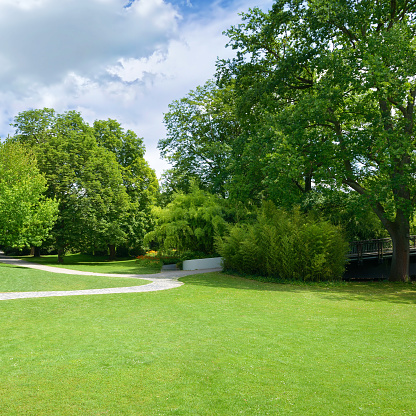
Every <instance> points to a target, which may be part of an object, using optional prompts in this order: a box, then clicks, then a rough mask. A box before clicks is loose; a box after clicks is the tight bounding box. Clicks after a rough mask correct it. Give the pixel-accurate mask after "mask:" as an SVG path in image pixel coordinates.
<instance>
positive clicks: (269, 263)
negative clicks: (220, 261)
mask: <svg viewBox="0 0 416 416" xmlns="http://www.w3.org/2000/svg"><path fill="white" fill-rule="evenodd" d="M216 248H217V251H218V252H219V253H220V254H221V256H222V257H223V258H224V266H225V268H226V269H230V270H235V271H237V272H240V273H247V274H260V275H263V276H272V277H276V278H282V279H296V280H303V281H320V280H335V279H340V278H341V277H342V274H343V272H344V268H345V263H346V253H347V249H348V244H347V243H346V241H345V239H344V237H343V235H342V232H341V230H340V229H339V228H338V227H336V226H334V225H332V224H330V223H328V222H326V221H322V220H320V219H317V218H313V217H308V216H306V215H304V214H302V213H300V212H299V210H294V211H292V212H291V213H287V212H285V211H283V210H279V209H277V208H276V207H275V206H274V205H273V204H272V203H265V204H263V207H262V209H261V210H260V212H259V214H258V216H257V220H256V221H255V222H254V223H252V224H238V225H235V226H233V227H231V228H230V230H229V233H228V234H227V235H226V236H224V237H218V238H217V239H216Z"/></svg>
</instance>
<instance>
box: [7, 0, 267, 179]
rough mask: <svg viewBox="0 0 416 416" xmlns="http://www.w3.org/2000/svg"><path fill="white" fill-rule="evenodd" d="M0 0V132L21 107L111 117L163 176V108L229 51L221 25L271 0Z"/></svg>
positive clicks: (204, 77)
mask: <svg viewBox="0 0 416 416" xmlns="http://www.w3.org/2000/svg"><path fill="white" fill-rule="evenodd" d="M127 5H129V2H128V0H59V1H57V0H0V37H1V39H3V41H2V42H1V44H0V137H2V138H4V137H6V136H7V135H8V134H11V133H12V132H13V131H12V129H11V127H10V126H9V125H10V123H11V121H12V120H13V117H15V116H16V115H17V114H18V113H19V112H20V111H24V110H27V109H31V108H43V107H51V108H54V109H55V110H56V111H58V112H63V111H66V110H77V111H80V112H81V113H82V115H83V117H84V119H85V120H87V121H88V122H90V123H92V122H93V121H94V120H97V119H108V118H113V119H116V120H118V121H119V122H120V123H121V124H122V125H123V126H124V127H125V128H126V129H127V128H128V129H132V130H133V131H135V132H136V133H137V134H138V135H139V136H141V137H143V138H144V142H145V145H146V149H147V152H146V159H147V160H148V162H149V164H150V166H151V167H152V168H154V169H155V170H156V172H157V174H158V176H159V177H160V175H161V173H162V172H163V170H164V169H166V168H168V167H169V166H168V165H167V163H166V162H164V161H162V160H161V159H160V157H159V152H158V150H157V142H158V140H159V139H161V138H163V137H164V135H165V129H164V126H163V113H164V112H166V111H167V110H168V105H169V103H171V102H172V101H173V100H175V99H180V98H182V97H183V96H185V95H186V94H187V93H188V91H189V90H191V89H194V88H195V87H196V86H198V85H201V84H203V83H204V82H205V81H206V80H207V79H209V78H211V77H212V76H213V74H214V72H215V61H216V59H217V57H221V58H226V57H229V56H231V55H232V51H231V50H229V49H226V48H225V44H226V42H227V39H226V37H225V36H224V35H222V32H223V31H224V30H226V29H227V28H229V27H230V26H231V25H234V24H238V23H239V17H238V13H239V12H242V11H247V10H248V9H249V8H252V7H256V6H258V7H260V8H262V9H263V10H267V9H269V8H270V7H271V5H272V0H257V1H256V0H214V1H204V0H135V1H130V5H129V7H126V6H127Z"/></svg>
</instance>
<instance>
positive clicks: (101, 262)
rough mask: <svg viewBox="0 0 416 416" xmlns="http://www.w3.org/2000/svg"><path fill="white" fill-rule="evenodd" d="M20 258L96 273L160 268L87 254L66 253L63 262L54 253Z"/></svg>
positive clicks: (129, 272)
mask: <svg viewBox="0 0 416 416" xmlns="http://www.w3.org/2000/svg"><path fill="white" fill-rule="evenodd" d="M20 258H21V259H22V260H25V261H29V262H31V263H38V264H43V265H47V266H54V267H61V268H66V269H72V270H79V271H83V272H96V273H125V274H152V273H159V272H160V268H161V267H160V265H159V264H152V265H150V264H146V265H143V263H141V262H138V261H136V259H131V258H130V259H123V260H118V259H117V260H114V261H110V260H108V257H107V256H102V257H100V256H91V255H87V254H67V255H66V256H65V257H64V264H59V263H58V256H56V255H47V256H42V257H32V256H24V257H20Z"/></svg>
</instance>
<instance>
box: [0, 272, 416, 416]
mask: <svg viewBox="0 0 416 416" xmlns="http://www.w3.org/2000/svg"><path fill="white" fill-rule="evenodd" d="M182 280H183V281H184V282H185V283H186V284H185V285H184V286H181V287H180V288H176V289H172V290H166V291H160V292H149V293H135V294H117V295H102V296H101V295H98V296H79V297H78V296H75V297H69V298H41V299H22V300H11V301H1V302H0V322H1V324H0V325H1V329H0V334H1V335H0V336H1V340H0V414H1V415H33V416H39V415H53V416H55V415H59V416H61V415H62V416H65V415H144V416H153V415H192V416H195V415H201V416H206V415H213V416H214V415H233V416H234V415H247V416H253V415H258V416H263V415H289V414H293V415H319V416H321V415H331V414H334V415H378V416H379V415H392V416H393V415H394V416H396V415H414V414H416V330H415V321H416V290H415V286H413V285H405V284H396V285H390V284H380V283H371V284H358V283H354V284H353V283H349V284H343V285H339V286H336V285H332V286H328V287H324V286H312V285H310V286H307V285H277V284H269V283H260V282H255V281H250V280H245V279H242V278H239V277H232V276H229V275H226V274H221V273H210V274H205V275H195V276H190V277H186V278H183V279H182Z"/></svg>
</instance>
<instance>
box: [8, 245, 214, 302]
mask: <svg viewBox="0 0 416 416" xmlns="http://www.w3.org/2000/svg"><path fill="white" fill-rule="evenodd" d="M0 263H6V264H12V265H16V266H19V267H28V268H31V269H39V270H44V271H46V272H50V273H61V274H76V275H84V276H109V277H127V278H132V279H142V280H150V281H151V283H149V284H147V285H142V286H129V287H113V288H106V289H85V290H60V291H48V292H47V291H42V292H3V293H0V300H11V299H25V298H46V297H53V296H79V295H105V294H112V293H138V292H154V291H157V290H166V289H173V288H175V287H179V286H182V285H183V283H182V282H180V281H179V280H178V279H179V278H180V277H184V276H190V275H193V274H201V273H209V272H216V271H221V269H220V268H216V269H205V270H164V271H162V272H161V273H155V274H116V273H94V272H82V271H78V270H71V269H63V268H60V267H53V266H44V265H42V264H35V263H30V262H28V261H24V260H21V259H16V258H12V257H9V256H6V255H4V254H3V253H0Z"/></svg>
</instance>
